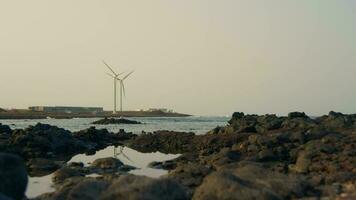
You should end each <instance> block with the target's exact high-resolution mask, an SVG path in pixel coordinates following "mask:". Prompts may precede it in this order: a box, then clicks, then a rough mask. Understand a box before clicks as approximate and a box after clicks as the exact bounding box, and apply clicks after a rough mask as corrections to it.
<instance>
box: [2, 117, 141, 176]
mask: <svg viewBox="0 0 356 200" xmlns="http://www.w3.org/2000/svg"><path fill="white" fill-rule="evenodd" d="M133 137H135V136H134V135H133V134H132V133H126V132H125V131H123V130H122V131H121V132H119V133H117V134H114V133H110V132H108V131H107V130H106V129H101V130H98V129H95V128H94V127H91V128H88V129H85V130H82V131H78V132H74V133H71V132H70V131H68V130H65V129H62V128H58V127H56V126H51V125H47V124H40V123H38V124H37V125H35V126H30V127H28V128H26V129H18V130H13V131H11V129H9V127H8V126H6V125H0V152H7V153H13V154H17V155H19V156H21V157H22V158H23V159H24V160H25V161H26V162H27V166H28V169H29V172H30V174H32V175H37V176H40V175H44V174H49V173H51V172H54V171H55V170H56V169H58V168H60V167H62V165H63V163H64V161H66V160H69V159H70V158H71V157H72V156H74V155H76V154H79V153H95V152H96V151H97V150H100V149H103V148H105V147H107V146H110V145H119V144H122V143H123V142H124V141H125V140H128V139H131V138H133ZM58 161H61V162H58Z"/></svg>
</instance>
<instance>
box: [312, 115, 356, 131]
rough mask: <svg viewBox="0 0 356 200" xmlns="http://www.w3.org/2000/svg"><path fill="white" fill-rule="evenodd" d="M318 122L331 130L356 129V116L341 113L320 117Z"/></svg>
mask: <svg viewBox="0 0 356 200" xmlns="http://www.w3.org/2000/svg"><path fill="white" fill-rule="evenodd" d="M316 121H317V122H318V123H320V124H321V125H323V126H324V127H326V128H328V129H329V130H331V129H332V130H335V129H340V128H356V115H344V114H342V113H340V112H334V111H330V112H329V115H325V116H322V117H319V118H317V119H316Z"/></svg>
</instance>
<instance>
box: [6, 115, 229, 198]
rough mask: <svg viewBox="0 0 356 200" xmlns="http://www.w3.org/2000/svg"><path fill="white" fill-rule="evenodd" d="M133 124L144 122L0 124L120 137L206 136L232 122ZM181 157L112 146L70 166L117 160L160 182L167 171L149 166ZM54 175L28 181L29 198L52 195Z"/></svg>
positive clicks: (202, 119)
mask: <svg viewBox="0 0 356 200" xmlns="http://www.w3.org/2000/svg"><path fill="white" fill-rule="evenodd" d="M127 119H130V120H135V121H139V122H142V124H120V125H94V124H92V122H94V121H96V120H99V118H74V119H50V118H49V119H28V120H27V119H21V120H0V123H2V124H5V125H9V126H10V128H11V129H24V128H27V127H29V126H31V125H32V126H33V125H36V124H37V123H43V124H50V125H53V126H57V127H60V128H64V129H67V130H69V131H72V132H74V131H79V130H83V129H87V128H89V127H92V126H94V127H96V128H97V129H107V130H109V131H110V132H113V133H117V132H119V131H120V129H124V130H125V131H126V132H132V133H135V134H141V133H142V132H154V131H157V130H168V131H179V132H193V133H195V134H197V135H200V134H205V133H207V132H208V131H210V130H212V129H214V128H215V127H217V126H225V125H226V124H227V122H228V120H229V119H230V117H229V116H211V117H207V116H191V117H130V118H127ZM179 156H180V155H179V154H164V153H161V152H153V153H142V152H138V151H136V150H133V149H131V148H128V147H124V146H119V147H114V146H109V147H107V148H105V149H103V150H100V151H97V152H96V153H95V154H94V155H85V154H78V155H75V156H74V157H72V158H71V159H70V160H69V161H67V163H70V162H83V163H84V165H86V166H88V165H90V163H92V162H93V161H94V160H96V159H98V158H106V157H115V158H118V159H120V160H121V161H122V162H123V163H124V164H126V165H131V166H134V167H136V169H135V170H132V171H130V172H129V173H131V174H135V175H142V176H148V177H151V178H159V177H161V176H165V175H166V174H167V173H168V171H166V170H161V169H153V168H150V167H148V165H149V164H150V163H151V162H153V161H167V160H172V159H175V158H177V157H179ZM97 176H99V175H97V174H90V175H88V177H97ZM52 177H53V174H49V175H46V176H42V177H29V183H28V187H27V192H26V195H27V197H28V198H35V197H37V196H39V195H41V194H44V193H48V192H53V191H55V189H54V188H53V183H52Z"/></svg>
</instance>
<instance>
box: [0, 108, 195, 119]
mask: <svg viewBox="0 0 356 200" xmlns="http://www.w3.org/2000/svg"><path fill="white" fill-rule="evenodd" d="M190 116H192V115H189V114H182V113H165V112H160V111H154V112H147V111H124V112H118V113H117V114H112V113H111V112H110V111H105V112H102V113H47V112H34V111H29V110H14V111H6V112H0V119H46V118H48V117H50V118H54V119H72V118H104V117H190Z"/></svg>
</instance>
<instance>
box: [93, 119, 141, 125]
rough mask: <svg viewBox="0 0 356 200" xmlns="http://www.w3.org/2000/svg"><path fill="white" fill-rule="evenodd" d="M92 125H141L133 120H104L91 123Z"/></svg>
mask: <svg viewBox="0 0 356 200" xmlns="http://www.w3.org/2000/svg"><path fill="white" fill-rule="evenodd" d="M92 124H103V125H106V124H142V123H141V122H138V121H134V120H129V119H124V118H119V119H116V118H106V117H105V118H104V119H101V120H98V121H95V122H93V123H92Z"/></svg>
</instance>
